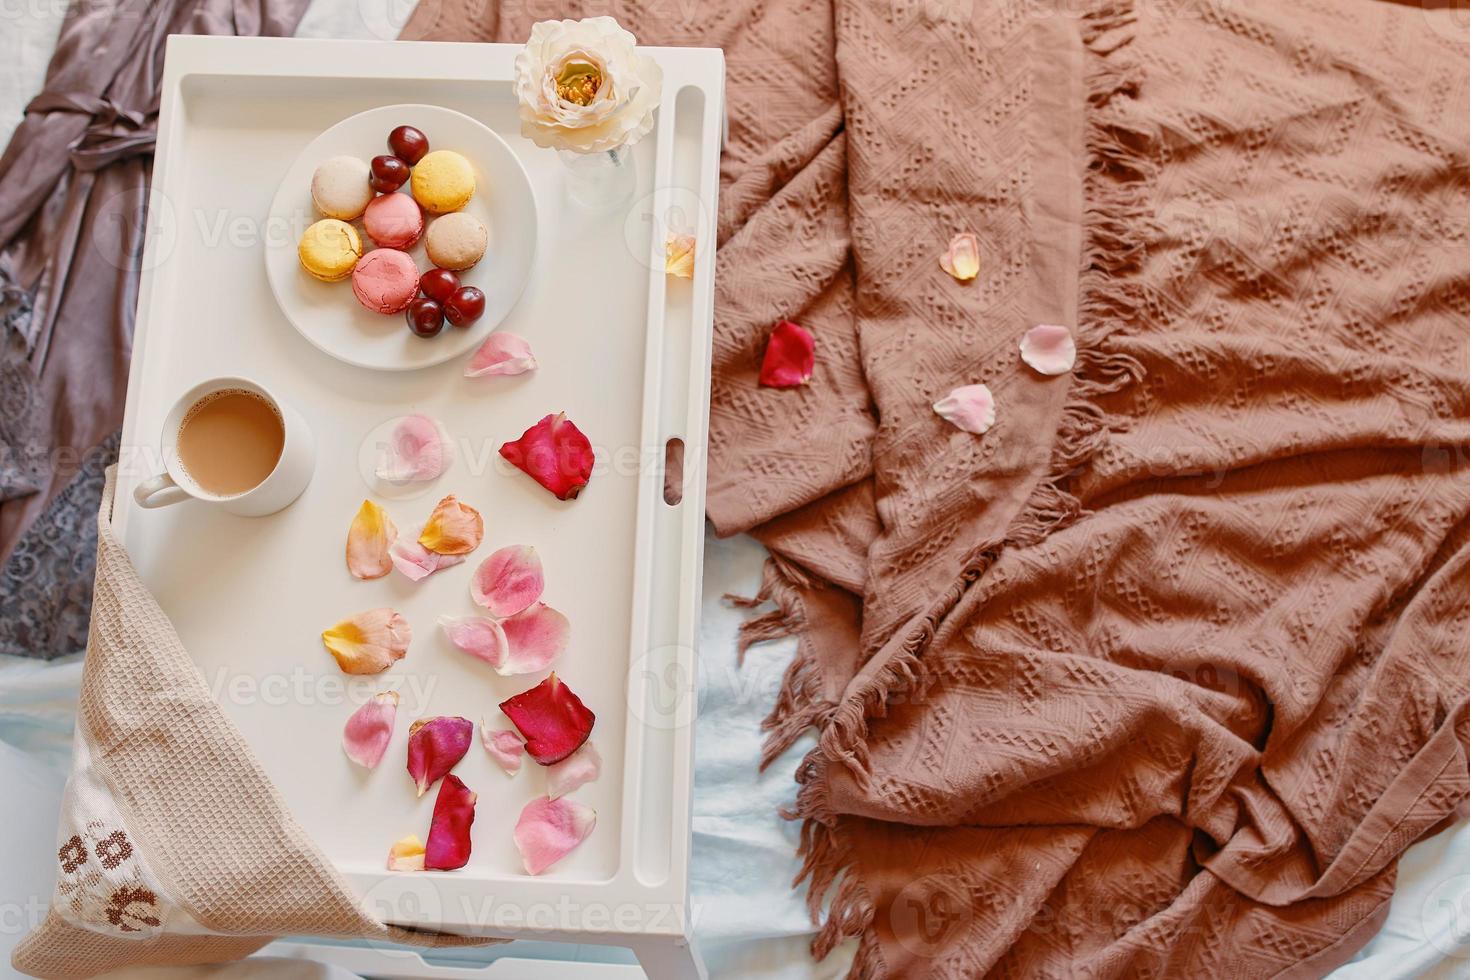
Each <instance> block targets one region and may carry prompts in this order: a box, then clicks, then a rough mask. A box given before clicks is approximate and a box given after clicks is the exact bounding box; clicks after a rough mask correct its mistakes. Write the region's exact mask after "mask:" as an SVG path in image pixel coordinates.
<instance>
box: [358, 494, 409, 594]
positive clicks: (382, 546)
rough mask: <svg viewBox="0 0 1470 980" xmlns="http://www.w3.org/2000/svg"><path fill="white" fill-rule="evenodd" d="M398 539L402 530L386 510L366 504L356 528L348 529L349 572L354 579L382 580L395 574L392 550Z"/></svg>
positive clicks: (359, 510)
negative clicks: (389, 553) (389, 556)
mask: <svg viewBox="0 0 1470 980" xmlns="http://www.w3.org/2000/svg"><path fill="white" fill-rule="evenodd" d="M397 537H398V528H396V527H394V526H393V521H392V520H391V519H389V517H388V514H387V512H386V511H384V510H383V508H381V507H379V506H378V505H377V504H375V503H373V502H372V501H371V500H364V501H363V502H362V506H361V507H360V508H358V511H357V516H356V517H354V518H353V519H352V526H351V527H349V528H348V529H347V570H348V571H349V572H351V573H352V577H353V578H360V579H370V578H382V577H383V576H384V575H387V574H388V573H389V572H391V571H392V570H393V562H392V561H391V560H389V558H388V549H389V547H391V546H392V544H393V541H394V539H396V538H397Z"/></svg>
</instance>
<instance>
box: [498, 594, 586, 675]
mask: <svg viewBox="0 0 1470 980" xmlns="http://www.w3.org/2000/svg"><path fill="white" fill-rule="evenodd" d="M500 629H501V630H502V631H503V633H504V635H505V644H506V656H505V660H504V662H502V663H501V665H500V666H499V667H496V668H495V672H496V673H498V674H502V675H504V676H507V677H509V676H512V675H514V674H534V673H536V672H537V671H538V670H545V669H546V668H547V667H550V666H551V662H552V661H553V660H555V659H556V658H557V657H559V656H561V654H562V651H563V650H565V649H566V648H567V641H568V639H569V638H570V637H571V633H572V624H571V623H569V622H568V621H567V618H566V617H565V616H563V615H562V614H561V613H559V612H557V611H556V610H555V609H552V608H551V607H550V606H548V605H547V604H546V603H544V602H538V603H535V604H534V605H532V606H530V607H528V608H526V609H524V610H522V611H521V612H518V613H516V614H515V615H514V616H511V617H510V618H509V619H502V620H501V621H500Z"/></svg>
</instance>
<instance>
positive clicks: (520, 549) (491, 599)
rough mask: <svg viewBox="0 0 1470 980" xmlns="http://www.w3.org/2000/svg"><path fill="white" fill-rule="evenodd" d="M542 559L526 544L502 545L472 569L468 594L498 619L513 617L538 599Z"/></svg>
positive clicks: (542, 581) (539, 595)
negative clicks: (503, 546) (473, 571)
mask: <svg viewBox="0 0 1470 980" xmlns="http://www.w3.org/2000/svg"><path fill="white" fill-rule="evenodd" d="M545 586H546V582H545V579H544V578H543V576H542V574H541V559H540V558H538V557H537V556H536V549H535V548H532V547H531V546H529V545H524V544H513V545H510V546H509V547H505V548H501V549H500V550H499V551H497V552H495V553H494V554H493V555H491V556H490V557H489V558H486V559H485V560H484V561H482V562H481V563H480V567H479V568H477V569H475V577H474V578H473V579H471V580H470V595H471V596H472V597H473V598H474V600H475V601H476V602H478V603H479V604H480V605H482V606H484V607H485V608H486V609H488V610H489V611H490V615H492V616H494V617H496V618H497V619H500V618H504V617H506V616H514V615H515V614H516V613H518V612H520V611H521V610H522V609H525V608H526V607H527V606H529V605H530V604H531V603H533V602H535V601H536V600H537V599H539V598H541V590H542V589H543V588H545Z"/></svg>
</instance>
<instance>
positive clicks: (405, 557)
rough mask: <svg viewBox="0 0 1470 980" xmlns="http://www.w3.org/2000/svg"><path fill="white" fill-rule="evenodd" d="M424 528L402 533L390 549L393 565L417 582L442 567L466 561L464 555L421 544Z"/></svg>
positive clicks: (389, 553) (389, 554)
mask: <svg viewBox="0 0 1470 980" xmlns="http://www.w3.org/2000/svg"><path fill="white" fill-rule="evenodd" d="M422 533H423V528H415V529H414V530H413V532H412V533H411V534H404V535H400V536H399V538H398V540H397V541H395V542H394V543H393V547H392V548H389V549H388V556H389V557H390V558H392V559H393V567H394V568H396V569H398V570H399V571H400V572H402V573H403V574H404V575H407V576H408V577H409V578H410V579H412V580H413V581H415V582H418V581H421V580H422V579H424V578H427V577H428V576H430V575H432V574H434V573H435V572H437V571H439V570H440V569H441V568H449V567H450V566H451V565H458V564H461V563H463V562H464V560H465V557H464V555H441V554H439V553H438V552H437V551H430V550H429V549H428V548H425V547H424V546H423V545H421V544H419V535H420V534H422Z"/></svg>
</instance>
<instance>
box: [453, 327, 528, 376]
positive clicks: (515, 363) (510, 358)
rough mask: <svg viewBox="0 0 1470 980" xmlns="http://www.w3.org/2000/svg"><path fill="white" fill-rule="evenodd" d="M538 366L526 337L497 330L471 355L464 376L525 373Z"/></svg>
mask: <svg viewBox="0 0 1470 980" xmlns="http://www.w3.org/2000/svg"><path fill="white" fill-rule="evenodd" d="M536 368H537V364H536V355H534V354H532V353H531V345H530V344H528V343H527V342H526V339H525V338H524V337H518V336H516V335H515V334H513V333H508V332H506V331H504V330H497V331H496V332H495V333H492V334H491V335H490V336H489V337H486V338H485V342H484V343H483V344H481V345H480V349H479V350H477V351H475V353H474V354H473V355H471V356H470V363H469V364H467V365H465V369H464V376H465V377H466V378H479V377H484V376H491V375H498V376H503V377H508V376H510V375H513V374H525V373H526V372H527V371H534V370H536Z"/></svg>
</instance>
